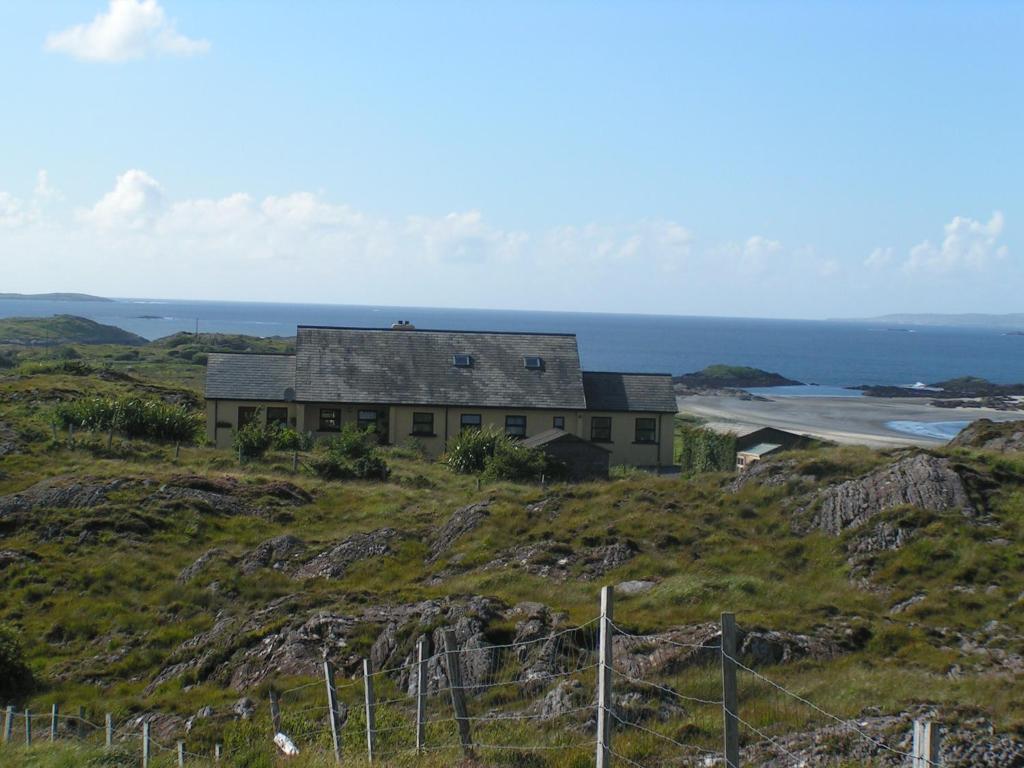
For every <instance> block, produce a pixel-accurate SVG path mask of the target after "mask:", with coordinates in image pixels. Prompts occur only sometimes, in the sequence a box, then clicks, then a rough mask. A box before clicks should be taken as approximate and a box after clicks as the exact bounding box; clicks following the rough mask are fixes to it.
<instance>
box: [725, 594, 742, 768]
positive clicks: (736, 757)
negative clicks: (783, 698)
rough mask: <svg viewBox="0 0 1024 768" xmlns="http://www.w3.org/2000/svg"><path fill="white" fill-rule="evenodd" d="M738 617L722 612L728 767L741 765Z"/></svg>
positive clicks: (735, 767) (734, 767)
mask: <svg viewBox="0 0 1024 768" xmlns="http://www.w3.org/2000/svg"><path fill="white" fill-rule="evenodd" d="M735 658H736V617H735V616H734V615H733V614H731V613H723V614H722V720H723V722H724V726H725V729H724V749H725V765H726V768H739V766H740V723H739V720H738V719H737V715H739V711H738V704H737V701H736V700H737V696H736V662H735V661H734V659H735Z"/></svg>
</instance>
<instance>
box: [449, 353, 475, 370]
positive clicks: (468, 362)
mask: <svg viewBox="0 0 1024 768" xmlns="http://www.w3.org/2000/svg"><path fill="white" fill-rule="evenodd" d="M452 365H454V366H455V367H456V368H472V367H473V357H472V356H471V355H452Z"/></svg>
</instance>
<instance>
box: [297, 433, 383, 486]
mask: <svg viewBox="0 0 1024 768" xmlns="http://www.w3.org/2000/svg"><path fill="white" fill-rule="evenodd" d="M308 463H309V467H310V468H311V469H312V470H313V472H314V473H316V474H317V475H319V476H320V477H322V478H324V479H325V480H386V479H387V477H388V475H389V474H390V473H391V470H390V468H389V467H388V464H387V462H386V461H385V460H384V458H383V457H382V456H381V454H380V448H379V446H378V443H377V437H376V435H375V433H374V432H373V431H372V430H365V431H364V430H360V429H358V428H357V427H355V426H354V425H352V424H346V425H345V426H344V427H343V428H342V430H341V432H340V433H339V434H338V435H337V436H336V437H333V438H331V439H330V440H324V441H323V442H322V443H321V444H320V450H319V451H318V452H317V454H316V455H314V456H313V457H312V458H311V459H310V460H309V462H308Z"/></svg>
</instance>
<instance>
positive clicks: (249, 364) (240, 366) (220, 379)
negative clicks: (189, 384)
mask: <svg viewBox="0 0 1024 768" xmlns="http://www.w3.org/2000/svg"><path fill="white" fill-rule="evenodd" d="M206 397H207V398H209V399H215V400H294V399H295V355H251V354H228V353H224V352H211V353H210V356H209V358H208V359H207V361H206Z"/></svg>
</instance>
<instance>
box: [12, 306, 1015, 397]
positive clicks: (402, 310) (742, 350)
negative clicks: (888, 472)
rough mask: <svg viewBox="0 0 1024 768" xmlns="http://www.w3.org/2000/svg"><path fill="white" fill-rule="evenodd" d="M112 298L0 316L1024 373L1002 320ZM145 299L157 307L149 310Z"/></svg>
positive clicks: (755, 363)
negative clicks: (502, 338)
mask: <svg viewBox="0 0 1024 768" xmlns="http://www.w3.org/2000/svg"><path fill="white" fill-rule="evenodd" d="M109 298H110V300H109V301H68V300H42V299H0V317H14V316H29V317H45V316H50V315H54V314H73V315H79V316H82V317H87V318H89V319H91V320H95V321H96V322H101V323H105V324H108V325H115V326H117V327H120V328H123V329H125V330H128V331H131V332H133V333H136V334H138V335H140V336H143V337H145V338H147V339H149V340H153V339H157V338H161V337H163V336H168V335H171V334H173V333H176V332H179V331H194V330H195V329H196V322H197V320H198V327H199V330H200V332H207V333H240V334H246V335H252V336H262V337H268V336H284V337H289V336H293V335H294V334H295V328H296V326H297V325H341V326H355V327H389V326H390V325H391V324H392V323H393V322H395V321H397V320H408V321H410V322H412V323H413V325H415V326H417V327H419V328H433V329H445V330H490V331H513V332H515V331H519V332H533V333H538V332H551V333H574V334H576V336H577V339H578V342H579V347H580V354H581V358H582V361H583V363H584V365H585V367H587V368H589V369H591V370H636V371H645V372H652V373H653V372H660V373H672V374H681V373H687V372H691V371H697V370H700V369H702V368H704V367H705V366H707V365H711V364H715V363H726V364H730V365H749V366H752V367H755V368H761V369H764V370H769V371H774V372H778V373H781V374H782V375H784V376H786V377H788V378H792V379H795V380H798V381H801V382H804V383H807V384H818V385H823V386H828V387H856V386H860V385H865V384H866V385H893V386H913V385H914V384H917V383H920V382H923V383H928V384H930V383H934V382H938V381H943V380H946V379H950V378H956V377H958V376H968V375H970V376H981V377H983V378H987V379H989V380H991V381H995V382H998V383H1004V384H1010V383H1017V382H1020V381H1024V354H1022V353H1024V336H1013V335H1007V334H1005V333H1003V332H1002V331H1000V330H999V329H992V328H965V327H956V326H950V327H947V326H921V327H909V326H890V325H887V324H884V323H877V322H872V321H870V320H839V319H826V320H815V319H803V318H789V319H784V318H755V317H725V316H706V315H666V314H646V313H615V312H578V311H567V310H523V309H477V308H446V307H411V306H399V305H372V304H370V305H358V304H325V303H292V302H265V301H238V300H224V301H219V300H213V299H183V300H173V299H163V298H148V297H109ZM144 307H161V309H160V310H159V311H150V312H147V311H145V310H144V309H143V308H144Z"/></svg>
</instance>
